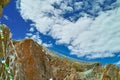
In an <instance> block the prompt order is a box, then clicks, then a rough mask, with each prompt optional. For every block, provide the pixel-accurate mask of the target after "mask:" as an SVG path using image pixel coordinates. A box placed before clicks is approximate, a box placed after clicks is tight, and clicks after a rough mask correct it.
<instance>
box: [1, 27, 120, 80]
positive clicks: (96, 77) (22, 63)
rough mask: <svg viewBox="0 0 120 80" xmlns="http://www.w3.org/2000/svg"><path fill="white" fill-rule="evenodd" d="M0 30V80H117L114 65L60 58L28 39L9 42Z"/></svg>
mask: <svg viewBox="0 0 120 80" xmlns="http://www.w3.org/2000/svg"><path fill="white" fill-rule="evenodd" d="M0 26H1V27H0V59H1V62H0V76H1V77H0V78H1V79H0V80H120V69H119V67H117V66H116V65H113V64H108V65H106V66H102V64H101V63H98V62H96V63H92V62H91V63H86V62H77V61H73V60H70V59H68V58H67V57H60V56H58V55H57V54H55V53H53V52H52V51H49V50H48V49H47V48H45V47H43V46H42V45H39V44H38V43H37V42H35V41H33V40H32V39H25V40H20V41H13V40H12V39H11V33H10V30H9V28H8V27H7V26H6V25H0ZM5 64H6V65H8V66H6V67H7V68H6V67H5Z"/></svg>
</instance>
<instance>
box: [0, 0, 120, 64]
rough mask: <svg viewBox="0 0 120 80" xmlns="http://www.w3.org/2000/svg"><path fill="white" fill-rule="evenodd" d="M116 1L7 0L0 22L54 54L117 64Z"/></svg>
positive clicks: (16, 37)
mask: <svg viewBox="0 0 120 80" xmlns="http://www.w3.org/2000/svg"><path fill="white" fill-rule="evenodd" d="M119 4H120V1H119V0H49V1H48V0H36V1H33V0H29V1H28V0H11V2H10V3H9V4H8V5H7V6H6V7H5V8H4V10H3V17H2V18H1V19H0V21H1V23H4V24H6V25H8V27H9V28H10V30H11V32H12V38H13V39H14V40H21V39H25V38H32V39H34V40H35V41H37V42H38V43H39V44H42V45H44V46H46V47H48V48H49V49H51V50H53V51H55V52H56V53H58V54H63V55H65V56H68V57H71V58H75V59H78V60H82V61H87V62H91V61H92V62H102V63H103V64H108V63H113V64H117V65H118V66H120V59H119V58H120V41H119V39H120V37H119V36H120V28H119V26H120V23H119V21H120V18H119V17H120V15H119V12H120V7H119Z"/></svg>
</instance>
